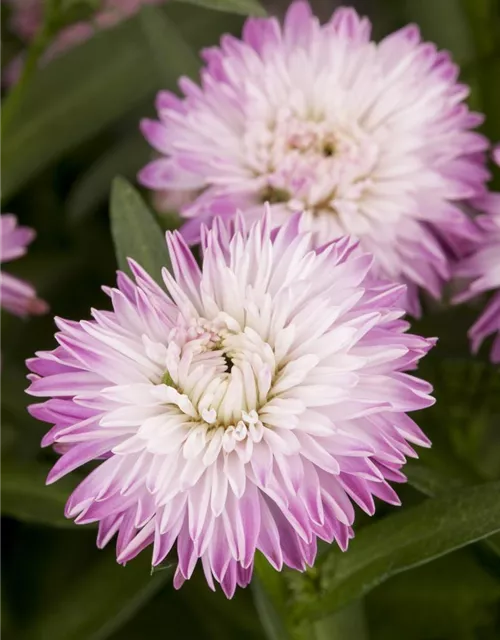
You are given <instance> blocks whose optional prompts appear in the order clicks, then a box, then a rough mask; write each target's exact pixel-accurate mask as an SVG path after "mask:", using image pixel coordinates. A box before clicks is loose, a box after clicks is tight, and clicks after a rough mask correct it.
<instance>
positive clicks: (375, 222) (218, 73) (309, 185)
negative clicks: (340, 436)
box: [139, 1, 488, 314]
mask: <svg viewBox="0 0 500 640" xmlns="http://www.w3.org/2000/svg"><path fill="white" fill-rule="evenodd" d="M370 31H371V25H370V22H369V20H368V19H367V18H361V17H360V16H359V15H358V14H357V13H356V11H355V10H354V9H352V8H340V9H337V10H336V11H335V12H334V14H333V16H332V17H331V19H330V20H329V22H328V23H327V24H325V25H323V26H320V24H319V22H318V20H317V18H315V17H314V16H313V15H312V13H311V9H310V7H309V5H308V4H307V3H306V2H302V1H299V2H294V3H293V4H292V5H291V6H290V8H289V9H288V12H287V15H286V18H285V20H284V25H283V27H281V26H280V24H279V23H278V21H277V20H276V18H262V19H259V18H249V19H248V20H247V22H246V23H245V26H244V28H243V35H242V39H241V40H237V39H236V38H234V37H232V36H224V37H223V38H222V39H221V42H220V47H212V48H209V49H206V50H204V51H203V52H202V55H203V58H204V60H205V63H206V66H205V67H204V69H203V70H202V72H201V86H198V85H196V84H194V83H193V82H192V81H191V80H189V79H187V78H183V79H181V81H180V82H179V87H180V89H181V91H182V92H183V94H184V97H183V98H181V99H179V98H178V97H177V96H176V95H174V94H173V93H170V92H161V93H160V94H159V95H158V98H157V110H158V116H159V121H153V120H144V121H143V123H142V132H143V134H144V135H145V137H146V138H147V140H148V141H149V142H150V144H151V145H152V146H153V147H154V149H155V150H156V151H158V152H159V154H160V155H161V156H163V157H161V158H160V159H157V160H155V161H153V162H152V163H150V164H149V165H147V166H146V167H145V168H144V169H143V170H142V171H141V172H140V173H139V180H140V182H141V183H142V184H143V185H145V186H147V187H149V188H151V189H154V190H163V189H170V188H175V189H185V190H199V191H201V194H200V195H199V196H198V197H197V198H196V199H195V200H194V202H192V203H188V204H186V205H185V206H184V207H183V208H182V210H181V211H182V215H183V216H184V217H185V218H186V219H187V220H188V222H187V223H186V225H185V226H184V229H183V234H184V235H185V237H186V238H187V239H188V241H189V242H197V241H198V240H199V229H200V224H201V223H202V222H207V221H210V219H211V217H212V216H213V215H214V213H217V214H222V215H225V217H226V218H230V217H231V215H233V212H234V211H235V209H236V208H240V209H242V210H244V211H245V215H246V216H247V217H249V219H251V220H252V219H254V218H255V217H256V216H258V215H260V211H261V203H262V202H265V201H269V202H270V203H271V204H272V208H273V215H274V220H275V221H276V222H277V223H281V222H283V221H284V220H286V219H287V217H288V216H289V215H291V213H293V212H294V211H302V210H304V209H305V210H306V212H307V221H308V225H309V227H310V228H311V229H313V230H314V231H315V232H316V234H317V241H318V243H319V244H321V243H323V242H326V241H328V240H331V239H333V238H335V237H338V236H340V235H342V234H345V233H348V234H353V235H354V236H357V237H358V238H360V239H361V243H362V246H363V247H364V248H365V250H368V251H370V252H371V253H373V254H374V255H375V256H376V257H377V264H378V269H379V271H380V272H382V273H384V274H385V275H386V276H389V277H390V278H391V279H396V280H399V281H402V282H404V283H407V284H408V292H409V299H408V301H407V303H406V305H407V307H408V308H409V310H410V311H411V312H412V313H413V314H417V313H418V312H419V305H418V296H417V289H418V287H422V288H423V289H425V290H427V291H429V292H430V293H431V294H432V295H433V296H435V297H439V295H440V291H441V285H442V283H443V281H446V280H448V278H449V277H450V257H451V256H452V254H453V252H454V251H458V250H460V249H462V248H463V244H464V242H465V243H466V244H467V242H468V241H469V240H470V237H471V235H473V233H474V230H475V229H474V226H473V225H472V224H471V223H470V221H469V219H468V217H467V216H466V215H465V214H464V213H463V211H462V208H461V203H463V202H464V201H465V200H468V199H470V198H472V197H477V196H478V195H480V194H482V193H483V192H484V183H485V180H486V179H487V178H488V172H487V170H486V168H485V163H484V158H483V151H484V150H485V149H486V148H487V146H488V142H487V140H486V138H485V137H484V136H482V135H480V134H479V133H476V132H475V131H473V129H474V128H475V127H477V125H479V124H481V122H482V121H483V116H482V115H480V114H478V113H473V112H470V111H469V109H468V108H467V105H466V103H465V102H464V99H465V98H466V97H467V95H468V93H469V90H468V88H467V87H466V86H465V85H463V84H460V83H458V82H457V77H458V67H457V66H456V65H455V64H454V63H453V62H452V60H451V57H450V55H449V54H448V53H447V52H444V51H439V50H438V49H437V47H436V46H435V45H433V44H431V43H429V42H425V41H422V39H421V37H420V33H419V29H418V27H417V26H416V25H409V26H407V27H405V28H404V29H401V30H400V31H397V32H395V33H393V34H391V35H389V36H387V37H386V38H384V39H383V40H382V41H381V42H380V43H379V44H376V43H374V42H373V41H371V40H370Z"/></svg>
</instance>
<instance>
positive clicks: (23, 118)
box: [2, 2, 242, 199]
mask: <svg viewBox="0 0 500 640" xmlns="http://www.w3.org/2000/svg"><path fill="white" fill-rule="evenodd" d="M162 10H163V11H164V12H165V13H166V15H167V16H168V18H169V20H170V21H171V23H172V25H175V28H176V30H178V32H179V35H178V36H176V41H177V42H179V38H182V39H183V40H184V41H185V42H186V43H188V44H186V45H185V46H183V50H184V51H186V47H187V46H188V45H189V46H190V47H191V49H192V51H197V50H198V49H199V48H201V47H203V46H206V45H210V44H214V43H215V42H216V41H217V40H218V38H219V37H220V35H221V34H222V33H224V32H233V31H239V30H240V28H241V24H242V21H241V18H240V17H238V16H235V15H229V14H221V13H217V14H215V13H214V12H212V11H208V10H206V9H203V8H202V7H193V6H188V5H185V4H184V5H183V4H180V3H176V2H172V3H169V4H168V6H167V7H164V8H163V9H162ZM192 60H193V54H192V55H190V56H189V57H185V56H179V55H175V52H173V54H172V55H170V56H169V58H168V59H166V60H165V69H164V70H163V71H162V72H161V73H158V69H157V65H155V64H153V61H152V54H151V47H150V45H149V43H148V42H147V40H146V38H145V36H144V32H143V29H142V27H141V24H140V16H136V17H135V18H133V19H131V20H127V21H126V22H124V23H122V24H120V25H118V26H117V27H114V28H113V29H107V30H104V31H102V32H101V33H99V34H97V35H95V36H94V37H93V38H92V39H91V40H90V41H88V42H86V43H84V44H82V45H80V46H78V47H75V48H74V49H72V50H71V51H68V52H67V53H65V55H64V56H61V57H59V58H57V59H56V60H54V61H52V62H51V63H50V64H48V65H47V66H46V67H44V68H43V69H41V70H40V71H38V72H37V73H36V75H35V76H34V77H33V79H32V82H31V84H30V86H29V87H27V91H26V94H25V96H24V97H23V101H22V103H21V104H20V105H19V110H18V112H17V113H15V114H14V117H13V119H12V121H11V123H10V124H11V125H12V126H10V127H9V128H8V129H7V130H6V131H3V147H2V198H3V199H7V198H9V197H11V196H12V195H13V194H15V193H16V192H17V191H18V190H19V188H20V187H21V186H22V185H23V184H24V183H25V182H26V181H27V180H28V179H29V178H31V177H32V176H34V175H35V174H36V173H38V172H39V171H41V170H42V169H43V168H45V167H46V166H47V165H48V164H50V163H51V162H54V161H55V160H57V159H58V158H60V157H61V156H62V155H63V154H65V153H66V152H68V151H69V150H70V149H73V148H74V147H76V146H77V145H79V144H81V143H82V142H84V141H85V140H88V139H89V138H91V137H92V136H94V135H96V134H97V133H99V132H100V131H102V130H103V129H104V128H106V127H107V126H109V125H110V124H111V123H113V122H115V121H116V120H117V119H119V118H121V117H122V116H124V115H125V114H126V113H128V112H129V111H130V110H131V109H133V108H134V107H136V106H138V105H141V104H144V102H145V101H146V100H150V101H151V103H152V102H153V97H154V94H155V92H156V91H157V90H159V89H160V88H163V89H175V87H176V81H177V78H178V77H179V76H180V75H182V74H185V73H193V65H192Z"/></svg>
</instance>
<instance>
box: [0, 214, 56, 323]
mask: <svg viewBox="0 0 500 640" xmlns="http://www.w3.org/2000/svg"><path fill="white" fill-rule="evenodd" d="M34 237H35V232H34V231H33V229H30V228H28V227H20V226H19V225H18V224H17V218H16V216H13V215H12V214H10V213H6V214H2V215H1V216H0V251H1V253H0V261H1V262H2V263H4V262H10V260H15V259H16V258H20V257H21V256H24V255H25V253H26V251H27V247H28V245H29V244H30V242H32V240H33V239H34ZM0 278H1V279H0V299H1V306H2V308H3V309H5V310H6V311H9V312H10V313H13V314H15V315H16V316H27V315H30V314H40V313H45V312H46V311H47V310H48V307H47V304H46V303H45V302H44V301H43V300H40V299H39V298H37V296H36V291H35V290H34V289H33V287H32V286H31V285H30V284H28V283H27V282H24V281H23V280H20V279H19V278H16V277H14V276H11V275H10V274H8V273H5V271H3V269H2V273H1V276H0Z"/></svg>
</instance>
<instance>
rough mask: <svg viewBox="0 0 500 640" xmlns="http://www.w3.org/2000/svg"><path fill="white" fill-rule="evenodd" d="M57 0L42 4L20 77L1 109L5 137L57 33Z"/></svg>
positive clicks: (49, 0)
mask: <svg viewBox="0 0 500 640" xmlns="http://www.w3.org/2000/svg"><path fill="white" fill-rule="evenodd" d="M56 5H57V0H46V1H45V2H44V12H43V22H42V26H41V27H40V29H39V30H38V31H37V34H36V36H35V38H34V39H33V41H32V43H31V44H30V46H29V48H28V54H27V56H26V60H25V62H24V64H23V68H22V71H21V75H20V77H19V80H18V81H17V82H16V84H15V85H14V87H13V88H12V90H11V91H10V92H9V94H8V96H7V98H6V100H5V106H4V107H3V109H2V132H3V135H5V132H6V130H7V129H8V127H9V126H10V123H11V122H12V120H13V118H14V116H15V113H16V110H17V109H18V107H19V104H20V103H21V102H22V98H23V96H24V94H25V92H26V88H27V86H28V85H29V81H30V79H31V76H32V75H33V73H34V71H36V68H37V67H38V62H39V60H40V58H41V56H42V55H43V54H44V53H45V50H46V49H47V46H48V45H49V44H50V41H51V39H52V36H53V35H54V34H55V32H56V31H57V28H56V27H55V25H56V24H57V20H56V19H55V17H56V15H57V6H56Z"/></svg>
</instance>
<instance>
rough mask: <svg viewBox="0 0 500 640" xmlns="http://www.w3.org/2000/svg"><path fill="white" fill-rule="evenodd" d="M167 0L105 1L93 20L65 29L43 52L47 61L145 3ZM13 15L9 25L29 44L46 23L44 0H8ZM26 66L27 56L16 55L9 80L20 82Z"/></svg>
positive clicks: (9, 72)
mask: <svg viewBox="0 0 500 640" xmlns="http://www.w3.org/2000/svg"><path fill="white" fill-rule="evenodd" d="M163 1H164V0H103V1H102V2H101V9H100V11H98V12H97V13H96V14H95V15H94V16H93V17H92V19H91V20H81V21H79V22H75V23H72V24H70V25H69V26H67V27H65V28H64V29H62V30H61V31H60V32H59V33H58V35H57V37H56V38H55V40H54V41H53V42H52V43H51V45H50V46H49V47H48V48H47V50H46V51H45V53H44V55H43V62H47V61H48V60H51V59H53V58H55V57H57V56H58V55H59V54H60V53H62V52H63V51H66V50H67V49H71V48H72V47H74V46H75V45H77V44H81V43H82V42H85V41H86V40H88V39H89V38H91V37H92V36H93V35H94V34H95V33H96V32H97V31H99V30H101V29H108V28H110V27H113V26H115V25H116V24H118V23H119V22H121V21H122V20H125V19H127V18H130V17H131V16H133V15H134V14H135V13H137V11H139V9H140V8H141V6H143V5H145V4H159V3H160V2H163ZM7 4H9V5H10V8H11V11H12V15H11V19H10V21H9V27H10V29H11V30H12V32H13V33H15V34H16V35H17V36H18V37H19V38H20V39H21V40H23V41H24V42H25V43H26V44H29V43H30V42H31V41H32V40H33V38H34V37H35V35H36V33H37V32H38V31H39V29H40V28H41V26H42V22H43V7H44V0H7ZM22 66H23V57H22V56H20V57H18V58H15V59H14V61H13V63H12V64H10V65H8V66H7V70H6V72H5V83H6V84H12V83H13V82H16V80H17V78H18V77H19V73H20V71H21V69H22Z"/></svg>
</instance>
